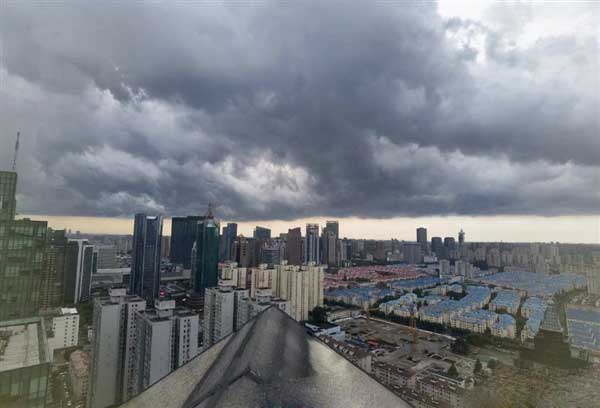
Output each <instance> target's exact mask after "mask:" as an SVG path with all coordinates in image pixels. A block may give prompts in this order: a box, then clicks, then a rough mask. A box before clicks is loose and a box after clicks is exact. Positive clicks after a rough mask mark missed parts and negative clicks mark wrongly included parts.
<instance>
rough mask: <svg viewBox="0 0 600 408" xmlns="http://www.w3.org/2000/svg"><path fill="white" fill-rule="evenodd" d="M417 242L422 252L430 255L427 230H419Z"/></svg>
mask: <svg viewBox="0 0 600 408" xmlns="http://www.w3.org/2000/svg"><path fill="white" fill-rule="evenodd" d="M417 242H418V243H419V245H421V251H422V252H423V253H424V254H426V253H428V248H427V228H423V227H420V228H417Z"/></svg>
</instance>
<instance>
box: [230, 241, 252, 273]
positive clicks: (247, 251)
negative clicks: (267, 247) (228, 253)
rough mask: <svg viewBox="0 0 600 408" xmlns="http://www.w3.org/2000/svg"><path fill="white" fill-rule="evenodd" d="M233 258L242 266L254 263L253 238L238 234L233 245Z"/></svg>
mask: <svg viewBox="0 0 600 408" xmlns="http://www.w3.org/2000/svg"><path fill="white" fill-rule="evenodd" d="M233 253H234V259H235V261H236V262H237V264H238V265H240V266H241V267H244V268H248V267H252V266H253V265H254V255H255V253H254V240H253V239H252V238H246V237H244V236H243V235H240V236H239V237H237V238H236V240H235V242H234V245H233Z"/></svg>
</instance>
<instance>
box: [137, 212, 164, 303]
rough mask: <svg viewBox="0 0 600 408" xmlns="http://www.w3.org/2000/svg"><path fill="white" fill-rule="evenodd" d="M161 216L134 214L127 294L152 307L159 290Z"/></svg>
mask: <svg viewBox="0 0 600 408" xmlns="http://www.w3.org/2000/svg"><path fill="white" fill-rule="evenodd" d="M162 227H163V218H162V216H161V215H156V216H148V215H146V214H136V215H135V221H134V225H133V250H132V251H131V277H130V279H129V293H130V294H132V295H138V296H139V297H141V298H142V299H144V300H145V301H146V303H147V304H148V305H153V304H154V300H155V299H157V298H158V292H159V289H160V244H161V240H162Z"/></svg>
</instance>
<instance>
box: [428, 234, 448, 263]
mask: <svg viewBox="0 0 600 408" xmlns="http://www.w3.org/2000/svg"><path fill="white" fill-rule="evenodd" d="M431 251H432V252H433V253H435V255H436V256H437V257H438V258H444V257H445V256H446V249H445V248H444V243H443V241H442V238H440V237H433V238H431Z"/></svg>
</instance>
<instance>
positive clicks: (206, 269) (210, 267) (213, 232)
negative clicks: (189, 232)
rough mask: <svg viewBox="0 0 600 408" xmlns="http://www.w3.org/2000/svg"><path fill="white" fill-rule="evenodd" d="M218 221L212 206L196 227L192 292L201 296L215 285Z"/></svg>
mask: <svg viewBox="0 0 600 408" xmlns="http://www.w3.org/2000/svg"><path fill="white" fill-rule="evenodd" d="M219 231H220V227H219V222H218V221H217V220H216V219H215V217H214V215H213V213H212V208H211V207H210V206H209V208H208V213H207V214H206V217H204V219H203V220H202V221H199V222H198V227H197V229H196V242H195V246H196V259H195V261H196V262H195V265H194V268H193V270H192V279H193V281H194V292H195V293H196V294H197V295H199V296H203V295H204V291H205V289H206V288H210V287H214V286H217V281H218V273H219V272H218V263H219Z"/></svg>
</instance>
